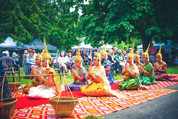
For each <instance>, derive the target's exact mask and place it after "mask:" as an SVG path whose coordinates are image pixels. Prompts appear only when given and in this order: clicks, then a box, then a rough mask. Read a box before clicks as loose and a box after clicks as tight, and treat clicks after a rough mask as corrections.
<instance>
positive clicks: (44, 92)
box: [28, 41, 60, 98]
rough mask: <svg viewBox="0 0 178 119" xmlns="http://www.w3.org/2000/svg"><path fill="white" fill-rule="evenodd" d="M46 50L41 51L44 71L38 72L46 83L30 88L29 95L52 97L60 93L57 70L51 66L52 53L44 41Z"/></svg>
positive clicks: (39, 77) (39, 76)
mask: <svg viewBox="0 0 178 119" xmlns="http://www.w3.org/2000/svg"><path fill="white" fill-rule="evenodd" d="M44 48H45V49H44V50H43V52H42V53H41V55H42V58H43V60H42V66H43V67H44V68H45V71H44V73H43V74H42V73H40V72H37V74H38V76H37V78H38V79H40V80H42V81H43V83H44V85H38V86H37V87H32V88H30V90H29V92H28V96H29V97H37V98H50V97H54V96H56V95H57V94H58V93H60V87H59V83H58V79H57V76H56V75H55V74H56V72H55V70H54V69H53V68H50V67H49V64H50V63H51V55H50V54H49V53H48V50H47V48H46V43H45V41H44Z"/></svg>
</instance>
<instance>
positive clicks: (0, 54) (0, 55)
mask: <svg viewBox="0 0 178 119" xmlns="http://www.w3.org/2000/svg"><path fill="white" fill-rule="evenodd" d="M2 56H3V54H2V53H1V49H0V57H2Z"/></svg>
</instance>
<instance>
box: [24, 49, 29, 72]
mask: <svg viewBox="0 0 178 119" xmlns="http://www.w3.org/2000/svg"><path fill="white" fill-rule="evenodd" d="M27 54H28V51H27V50H24V53H23V72H24V73H25V75H26V74H27V71H28V64H27Z"/></svg>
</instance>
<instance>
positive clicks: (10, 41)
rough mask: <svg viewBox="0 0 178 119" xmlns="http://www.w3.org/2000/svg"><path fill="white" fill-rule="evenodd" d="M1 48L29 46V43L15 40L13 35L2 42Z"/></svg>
mask: <svg viewBox="0 0 178 119" xmlns="http://www.w3.org/2000/svg"><path fill="white" fill-rule="evenodd" d="M0 47H1V48H28V45H26V44H23V43H21V42H17V41H14V40H13V39H12V38H11V37H7V38H6V40H5V41H4V43H1V44H0Z"/></svg>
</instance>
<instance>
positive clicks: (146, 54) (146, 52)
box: [143, 43, 151, 59]
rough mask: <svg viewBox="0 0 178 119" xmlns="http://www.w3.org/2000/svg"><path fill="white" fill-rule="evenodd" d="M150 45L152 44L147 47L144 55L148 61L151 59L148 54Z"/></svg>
mask: <svg viewBox="0 0 178 119" xmlns="http://www.w3.org/2000/svg"><path fill="white" fill-rule="evenodd" d="M150 44H151V43H149V45H148V47H147V49H146V51H145V53H143V55H144V56H145V57H146V58H148V59H149V54H148V52H149V48H150Z"/></svg>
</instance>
